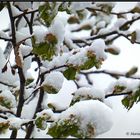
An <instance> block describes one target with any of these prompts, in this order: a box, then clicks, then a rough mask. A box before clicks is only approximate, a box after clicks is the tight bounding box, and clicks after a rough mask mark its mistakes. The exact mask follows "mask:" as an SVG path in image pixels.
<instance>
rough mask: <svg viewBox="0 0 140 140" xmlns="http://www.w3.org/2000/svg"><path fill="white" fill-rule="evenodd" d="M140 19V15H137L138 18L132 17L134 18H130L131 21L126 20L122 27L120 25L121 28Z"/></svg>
mask: <svg viewBox="0 0 140 140" xmlns="http://www.w3.org/2000/svg"><path fill="white" fill-rule="evenodd" d="M139 19H140V17H137V18H134V19H132V20H129V21H127V22H125V23H124V24H123V25H122V26H121V27H120V29H121V28H122V27H123V26H127V25H129V26H130V25H131V24H132V23H133V22H135V21H137V20H139Z"/></svg>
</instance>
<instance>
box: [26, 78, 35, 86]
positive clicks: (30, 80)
mask: <svg viewBox="0 0 140 140" xmlns="http://www.w3.org/2000/svg"><path fill="white" fill-rule="evenodd" d="M33 81H34V79H31V78H30V79H27V80H26V82H25V85H26V86H27V85H29V84H30V83H32V82H33Z"/></svg>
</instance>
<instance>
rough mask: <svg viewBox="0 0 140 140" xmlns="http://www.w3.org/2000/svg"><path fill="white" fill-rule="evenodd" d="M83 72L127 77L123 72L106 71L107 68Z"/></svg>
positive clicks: (139, 78)
mask: <svg viewBox="0 0 140 140" xmlns="http://www.w3.org/2000/svg"><path fill="white" fill-rule="evenodd" d="M80 73H81V74H102V73H103V74H107V75H110V76H112V77H120V76H122V77H126V74H121V73H116V72H109V71H106V70H101V71H90V72H80ZM126 78H131V79H138V80H140V77H132V76H130V77H126Z"/></svg>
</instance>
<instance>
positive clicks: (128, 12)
mask: <svg viewBox="0 0 140 140" xmlns="http://www.w3.org/2000/svg"><path fill="white" fill-rule="evenodd" d="M86 9H87V10H89V11H90V12H93V11H99V12H103V13H106V14H111V15H124V14H130V13H132V12H131V11H127V12H120V13H116V12H109V13H108V12H107V11H104V10H103V9H97V8H90V7H88V8H86Z"/></svg>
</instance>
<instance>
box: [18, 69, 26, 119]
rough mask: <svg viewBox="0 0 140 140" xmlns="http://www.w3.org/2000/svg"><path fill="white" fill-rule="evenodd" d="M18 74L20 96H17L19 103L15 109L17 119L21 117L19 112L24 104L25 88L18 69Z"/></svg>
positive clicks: (22, 77) (21, 72) (23, 78)
mask: <svg viewBox="0 0 140 140" xmlns="http://www.w3.org/2000/svg"><path fill="white" fill-rule="evenodd" d="M18 73H19V77H20V96H19V103H18V107H17V113H16V115H17V117H20V116H21V112H22V107H23V104H24V90H25V89H24V87H25V77H24V74H23V70H22V68H20V67H19V68H18Z"/></svg>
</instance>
